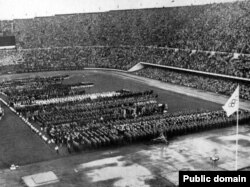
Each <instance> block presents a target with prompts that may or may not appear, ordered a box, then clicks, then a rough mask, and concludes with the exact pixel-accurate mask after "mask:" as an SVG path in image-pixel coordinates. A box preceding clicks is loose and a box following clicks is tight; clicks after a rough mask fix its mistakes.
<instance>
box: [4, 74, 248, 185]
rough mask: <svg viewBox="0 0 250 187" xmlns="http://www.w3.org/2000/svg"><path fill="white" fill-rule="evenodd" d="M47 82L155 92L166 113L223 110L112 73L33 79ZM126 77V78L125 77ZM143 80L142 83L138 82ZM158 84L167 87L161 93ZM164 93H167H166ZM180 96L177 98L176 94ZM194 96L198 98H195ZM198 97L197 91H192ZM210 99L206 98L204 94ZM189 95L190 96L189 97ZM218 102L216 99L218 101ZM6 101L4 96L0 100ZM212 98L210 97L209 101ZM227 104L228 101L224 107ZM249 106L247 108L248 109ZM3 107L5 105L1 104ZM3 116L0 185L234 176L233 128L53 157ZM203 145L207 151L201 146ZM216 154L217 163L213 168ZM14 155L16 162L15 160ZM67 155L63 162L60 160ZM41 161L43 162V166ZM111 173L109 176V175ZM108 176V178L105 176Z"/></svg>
mask: <svg viewBox="0 0 250 187" xmlns="http://www.w3.org/2000/svg"><path fill="white" fill-rule="evenodd" d="M39 74H40V75H43V76H44V75H45V76H51V75H53V76H54V75H56V74H60V75H63V74H65V75H66V74H69V75H70V77H69V79H67V80H65V83H66V84H68V83H72V82H78V81H85V82H93V83H94V86H93V87H91V88H88V89H87V90H86V92H87V93H99V92H107V91H115V90H119V89H127V90H133V91H142V90H151V89H152V90H153V91H154V93H156V94H158V96H159V97H158V99H157V100H158V102H159V103H166V104H167V105H168V112H170V113H173V112H177V111H187V110H197V109H199V110H200V109H205V110H212V111H214V110H220V109H221V104H216V103H215V102H217V101H216V100H214V102H210V101H205V100H202V99H199V98H197V97H190V96H187V95H186V94H187V93H189V91H190V90H188V88H184V87H180V86H177V87H178V92H179V93H176V92H175V90H172V91H169V90H171V88H172V86H173V85H169V84H166V83H160V82H159V84H156V83H155V82H154V84H153V86H152V84H150V83H149V82H148V79H146V78H141V77H140V78H139V77H137V78H136V77H135V76H131V75H130V74H128V75H125V74H123V73H118V72H112V71H94V70H92V71H91V70H86V71H74V72H46V73H37V74H35V75H39ZM124 75H125V76H124ZM28 76H34V74H17V75H5V76H1V77H0V80H7V79H15V78H24V77H28ZM142 80H144V81H142ZM162 84H164V85H165V87H164V88H163V87H162ZM165 88H166V89H165ZM181 92H182V93H184V94H185V95H183V94H180V93H181ZM195 92H196V93H195ZM194 93H195V94H193V95H194V96H197V93H199V92H198V91H194ZM208 94H209V93H208ZM189 95H191V94H189ZM218 96H219V95H218ZM1 97H2V98H4V96H1ZM212 97H214V95H213V96H212V95H211V98H212ZM224 101H226V97H225V98H224V100H223V101H222V102H224ZM247 104H248V103H247ZM1 105H2V106H3V104H2V103H1ZM3 108H4V111H5V115H4V117H3V119H2V121H1V122H0V124H1V125H0V133H1V137H2V139H3V140H5V141H1V148H0V153H1V158H0V167H1V168H3V169H2V170H1V171H0V179H1V180H0V181H1V182H0V185H1V186H20V185H22V184H21V183H20V178H21V177H22V176H26V175H31V174H34V173H40V172H44V171H54V173H55V174H56V175H57V176H58V177H59V180H60V182H59V183H57V184H53V186H82V184H86V186H124V187H125V186H173V185H177V183H178V182H177V180H178V171H179V170H201V169H202V170H215V169H218V170H233V169H234V146H235V141H234V140H235V136H234V135H235V127H227V128H223V129H216V130H210V131H206V132H202V133H201V132H199V133H195V134H191V135H184V136H180V137H175V138H173V139H171V140H170V144H169V145H168V146H165V145H164V146H163V145H147V144H144V143H136V144H133V145H126V146H121V147H119V146H115V147H108V148H103V149H98V150H91V151H86V152H82V153H77V154H74V155H70V154H67V153H66V152H63V153H62V154H60V155H57V154H56V153H55V151H54V150H53V149H52V147H51V145H48V144H45V143H44V142H43V141H42V140H41V139H40V137H38V136H37V135H35V134H34V133H33V132H32V131H30V129H29V128H27V127H26V124H24V123H23V121H22V120H20V118H19V117H18V116H17V115H15V114H14V113H12V112H11V111H10V110H9V109H8V108H7V107H6V106H3ZM249 135H250V128H249V124H245V125H243V126H241V127H240V135H239V145H240V146H239V168H244V167H248V166H249V165H250V163H249V160H248V159H247V158H249V156H250V152H249V151H248V150H247V149H245V148H246V147H247V146H249V144H250V139H249V137H250V136H249ZM204 145H206V146H204ZM214 154H217V155H219V158H220V159H219V161H218V162H217V164H216V165H213V163H212V161H211V160H210V158H211V156H213V155H214ZM17 155H18V156H17ZM65 155H67V157H64V156H65ZM41 161H42V162H41ZM12 163H14V164H17V165H20V167H19V168H18V169H17V170H16V171H10V170H9V169H6V168H7V167H9V166H10V164H12ZM110 173H111V174H110ZM107 174H109V175H107Z"/></svg>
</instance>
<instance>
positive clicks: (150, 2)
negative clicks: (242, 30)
mask: <svg viewBox="0 0 250 187" xmlns="http://www.w3.org/2000/svg"><path fill="white" fill-rule="evenodd" d="M232 1H236V0H0V20H5V19H17V18H32V17H37V16H51V15H55V14H69V13H83V12H103V11H108V10H121V9H138V8H153V7H173V6H186V5H198V4H209V3H220V2H232Z"/></svg>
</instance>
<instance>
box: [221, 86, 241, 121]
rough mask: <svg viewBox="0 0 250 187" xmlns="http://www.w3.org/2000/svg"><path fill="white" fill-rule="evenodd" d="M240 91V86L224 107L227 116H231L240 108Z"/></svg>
mask: <svg viewBox="0 0 250 187" xmlns="http://www.w3.org/2000/svg"><path fill="white" fill-rule="evenodd" d="M239 92H240V87H239V86H238V87H237V88H236V90H235V91H234V93H233V94H232V96H231V97H230V98H229V99H228V101H227V102H226V104H225V105H224V106H223V107H222V108H223V110H225V111H226V113H227V117H229V116H231V115H232V114H233V113H234V112H236V111H237V110H238V109H239V103H240V100H239Z"/></svg>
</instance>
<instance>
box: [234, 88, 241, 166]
mask: <svg viewBox="0 0 250 187" xmlns="http://www.w3.org/2000/svg"><path fill="white" fill-rule="evenodd" d="M238 87H239V92H240V86H239V84H238ZM238 99H239V106H238V108H237V111H236V112H237V114H236V151H235V171H237V170H238V139H239V138H238V137H239V108H240V98H239V97H238Z"/></svg>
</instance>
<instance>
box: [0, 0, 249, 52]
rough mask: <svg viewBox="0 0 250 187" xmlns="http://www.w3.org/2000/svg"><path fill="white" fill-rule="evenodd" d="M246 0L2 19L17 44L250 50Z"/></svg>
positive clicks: (228, 50)
mask: <svg viewBox="0 0 250 187" xmlns="http://www.w3.org/2000/svg"><path fill="white" fill-rule="evenodd" d="M248 7H250V2H249V1H243V2H234V3H223V4H209V5H200V6H187V7H174V8H157V9H140V10H121V11H109V12H102V13H87V14H84V13H83V14H69V15H56V16H51V17H37V18H34V19H16V20H13V21H2V22H1V24H0V25H1V26H0V31H2V32H4V33H6V35H10V34H11V33H12V31H13V33H12V34H14V35H15V37H16V42H17V46H18V47H21V48H44V47H55V46H56V47H64V46H86V45H88V46H90V45H102V46H103V45H104V46H107V45H108V46H114V45H115V46H119V45H132V46H134V45H136V46H139V45H142V46H152V45H153V46H168V47H173V48H185V49H187V48H188V49H199V50H208V51H226V52H243V53H250V48H249V42H250V41H249V39H250V37H249V33H250V32H249V27H250V25H249V24H250V21H249V19H250V16H249V12H248V10H249V8H248Z"/></svg>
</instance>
